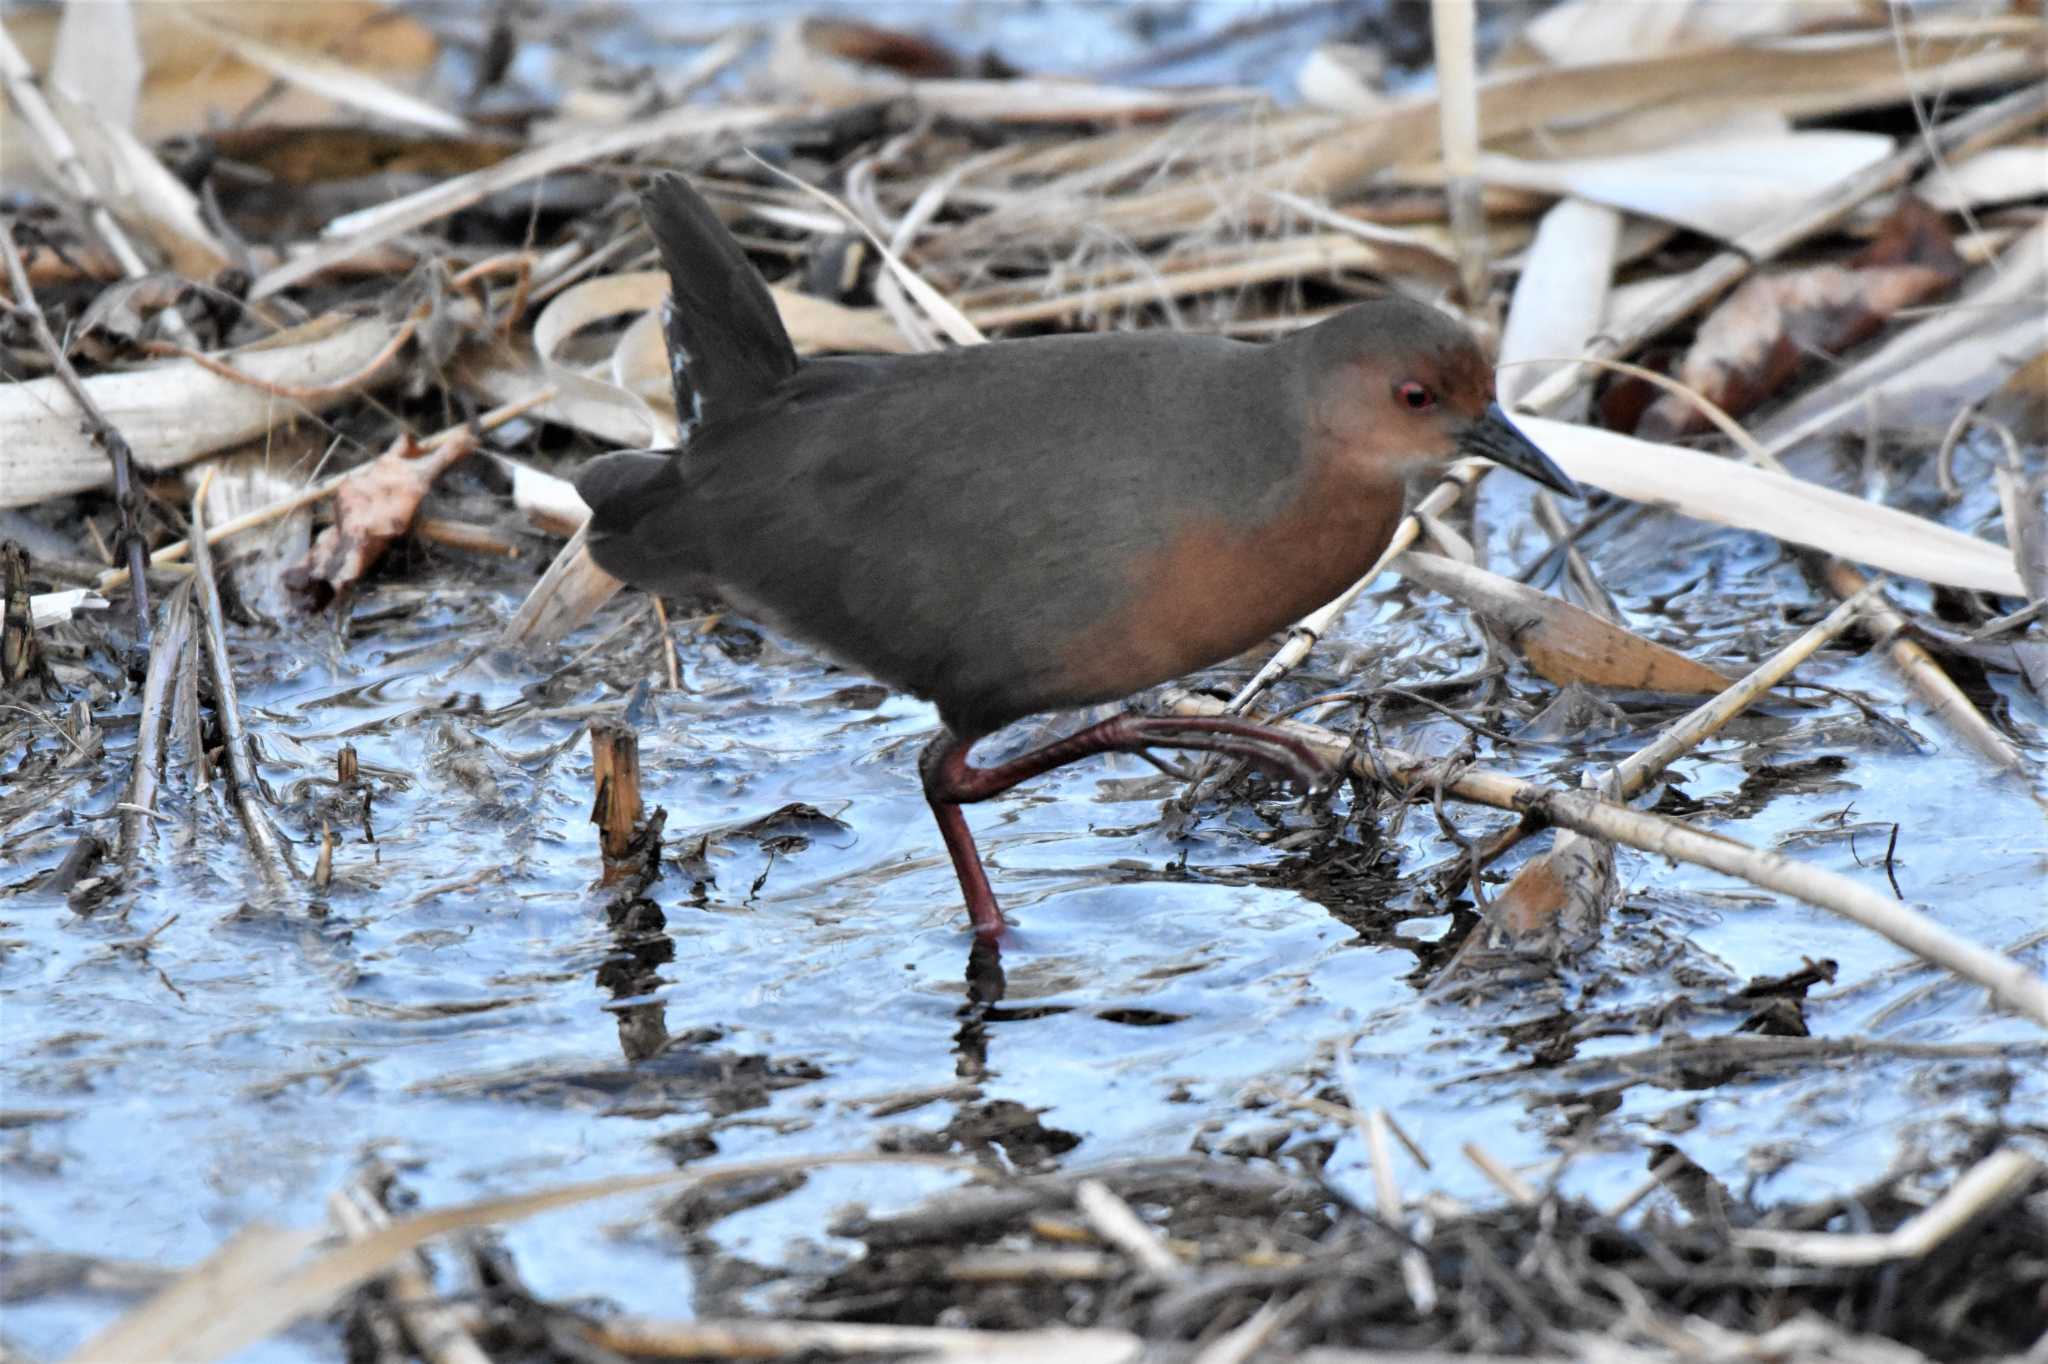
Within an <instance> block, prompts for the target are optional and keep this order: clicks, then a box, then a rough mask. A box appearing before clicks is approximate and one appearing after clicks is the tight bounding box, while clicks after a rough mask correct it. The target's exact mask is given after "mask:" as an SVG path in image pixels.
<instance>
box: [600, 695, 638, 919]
mask: <svg viewBox="0 0 2048 1364" xmlns="http://www.w3.org/2000/svg"><path fill="white" fill-rule="evenodd" d="M590 779H591V783H592V784H593V785H594V786H595V787H596V788H597V795H596V798H595V799H594V800H593V801H592V803H591V807H590V822H591V823H592V824H595V825H596V826H597V838H598V846H599V847H600V848H601V849H603V851H604V861H605V880H606V881H611V880H614V879H616V876H617V875H618V874H619V873H618V869H617V867H615V865H614V864H616V863H620V862H623V861H624V860H625V859H626V857H627V856H628V854H630V853H631V852H632V849H633V838H634V835H635V834H637V833H638V832H639V830H640V816H641V805H640V736H639V735H638V734H635V733H634V732H633V730H632V728H631V727H630V726H629V725H627V724H626V723H625V722H624V721H623V720H616V719H606V720H597V721H594V722H593V723H592V724H591V726H590Z"/></svg>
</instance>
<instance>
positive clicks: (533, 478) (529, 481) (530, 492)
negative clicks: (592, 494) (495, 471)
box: [490, 454, 590, 536]
mask: <svg viewBox="0 0 2048 1364" xmlns="http://www.w3.org/2000/svg"><path fill="white" fill-rule="evenodd" d="M490 460H491V462H492V463H493V464H496V465H497V466H498V468H500V469H501V470H503V471H504V472H505V473H507V474H509V475H510V476H511V479H512V505H513V506H515V507H517V508H519V510H520V512H521V513H522V514H523V515H524V516H525V517H526V520H527V522H528V524H530V525H532V526H533V527H534V528H535V529H537V530H544V531H547V532H548V533H549V534H551V535H564V536H566V535H573V534H575V533H576V531H577V530H578V529H579V528H580V527H581V526H582V525H583V523H584V522H585V521H588V520H589V519H590V508H589V507H588V506H587V505H585V503H584V501H583V499H582V497H580V496H578V494H577V492H576V485H575V484H573V483H571V482H570V481H569V480H568V479H566V478H557V477H555V475H553V474H551V473H547V472H545V471H543V470H540V469H536V468H534V467H533V466H532V465H530V464H524V463H521V462H520V461H519V460H516V459H510V458H508V457H506V456H504V455H499V454H491V455H490Z"/></svg>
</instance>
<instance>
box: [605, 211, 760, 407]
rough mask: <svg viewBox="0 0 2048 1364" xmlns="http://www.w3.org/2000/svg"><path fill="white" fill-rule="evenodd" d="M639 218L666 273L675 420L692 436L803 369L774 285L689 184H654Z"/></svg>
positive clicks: (753, 403)
mask: <svg viewBox="0 0 2048 1364" xmlns="http://www.w3.org/2000/svg"><path fill="white" fill-rule="evenodd" d="M640 214H641V216H642V217H644V218H645V219H646V220H647V226H648V229H649V230H650V231H651V232H653V233H654V241H655V245H656V246H658V247H660V248H661V263H662V265H663V267H665V268H666V269H667V270H668V278H669V289H670V298H669V305H668V311H667V312H666V313H665V314H664V315H663V319H662V321H663V326H664V328H665V329H666V330H667V333H668V363H669V374H670V376H671V378H672V380H673V382H674V384H675V391H676V412H677V414H678V415H679V416H680V417H681V418H682V420H683V423H684V425H685V426H686V427H687V428H695V427H697V426H701V425H703V424H704V423H706V422H714V421H723V420H725V419H727V418H729V417H734V416H737V415H739V414H740V413H742V412H745V411H747V410H748V409H750V408H753V407H757V406H759V405H760V404H761V402H762V401H763V400H764V399H766V398H767V396H768V394H769V392H770V391H771V390H773V389H774V388H775V386H776V385H777V384H779V383H781V382H782V381H783V380H784V379H787V378H788V377H789V376H790V375H792V374H794V373H796V367H797V357H796V349H795V348H794V347H793V346H791V345H790V344H789V333H788V332H786V331H784V330H783V329H782V315H781V314H780V313H778V312H777V311H776V310H775V299H774V298H773V297H772V296H771V295H770V294H769V292H768V286H767V285H766V284H764V283H762V281H761V277H760V275H758V274H756V273H755V272H754V267H753V265H752V264H751V263H749V262H748V260H747V257H746V254H745V253H744V252H742V251H741V250H740V244H739V243H738V242H736V241H734V240H733V239H732V234H731V233H730V232H727V231H726V230H725V224H723V223H721V222H719V221H718V215H717V214H715V213H713V212H712V211H711V205H709V204H707V203H705V202H704V196H703V195H701V194H699V193H697V191H696V190H695V189H692V188H691V187H690V182H689V181H687V180H685V179H683V177H682V176H680V175H658V176H656V177H655V178H654V179H653V181H652V182H651V183H649V185H648V186H647V188H646V190H645V191H644V192H642V194H641V196H640Z"/></svg>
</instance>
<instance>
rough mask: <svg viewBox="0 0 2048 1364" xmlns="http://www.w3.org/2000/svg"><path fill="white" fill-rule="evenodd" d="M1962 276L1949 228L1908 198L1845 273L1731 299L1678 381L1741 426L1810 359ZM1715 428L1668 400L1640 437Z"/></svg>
mask: <svg viewBox="0 0 2048 1364" xmlns="http://www.w3.org/2000/svg"><path fill="white" fill-rule="evenodd" d="M1962 275H1963V262H1962V259H1961V258H1960V257H1959V256H1957V255H1956V250H1955V239H1954V237H1953V236H1952V235H1951V234H1950V232H1949V230H1948V223H1947V222H1946V221H1945V220H1944V219H1943V218H1942V216H1941V215H1940V214H1939V213H1936V212H1935V211H1934V210H1933V209H1931V208H1929V207H1928V206H1927V205H1926V204H1924V203H1922V202H1920V201H1919V200H1918V199H1914V198H1911V197H1908V198H1905V199H1903V200H1901V201H1900V203H1899V207H1898V209H1897V211H1895V212H1894V213H1893V214H1892V216H1891V217H1890V218H1888V219H1886V221H1885V224H1884V227H1883V228H1882V229H1881V230H1880V231H1879V233H1878V236H1877V239H1876V240H1875V241H1873V242H1872V243H1871V244H1870V245H1869V247H1867V248H1866V249H1865V250H1864V251H1863V252H1862V254H1860V255H1859V256H1857V257H1856V259H1854V260H1853V261H1851V262H1849V263H1848V264H1847V265H1817V266H1812V267H1809V268H1807V269H1802V270H1791V271H1787V272H1784V273H1781V274H1775V275H1761V276H1758V277H1757V278H1755V279H1752V280H1750V281H1749V282H1748V283H1747V284H1745V285H1743V286H1742V287H1741V288H1740V289H1737V290H1736V291H1735V292H1734V293H1733V294H1731V295H1729V296H1728V298H1727V300H1726V301H1724V302H1723V303H1722V304H1721V306H1720V307H1718V308H1716V309H1715V310H1714V311H1713V313H1712V314H1710V315H1709V316H1708V318H1707V320H1706V321H1705V322H1703V323H1701V324H1700V329H1699V335H1698V336H1697V337H1695V338H1694V340H1693V344H1692V349H1691V350H1690V351H1688V352H1687V353H1686V357H1685V360H1684V362H1683V363H1682V364H1681V365H1680V366H1679V369H1678V377H1679V380H1680V381H1681V382H1683V383H1684V384H1685V385H1686V386H1687V387H1689V388H1692V389H1694V390H1696V391H1697V392H1699V393H1701V394H1703V395H1705V396H1706V397H1708V398H1710V399H1712V400H1713V401H1714V402H1716V403H1718V404H1719V405H1720V406H1721V407H1722V408H1723V409H1725V410H1726V411H1727V412H1728V413H1729V414H1730V415H1732V416H1738V417H1739V416H1741V415H1742V414H1743V413H1745V412H1748V411H1750V410H1751V409H1752V408H1755V407H1756V406H1758V405H1759V404H1761V403H1763V402H1764V401H1765V400H1766V399H1768V398H1770V397H1771V396H1772V395H1774V394H1775V393H1777V392H1778V391H1779V390H1780V389H1782V388H1783V387H1784V386H1785V385H1786V384H1787V383H1788V382H1790V380H1791V379H1792V377H1793V376H1794V375H1795V374H1797V373H1798V372H1799V370H1800V369H1801V367H1802V366H1804V365H1805V364H1806V362H1807V361H1808V359H1810V358H1811V357H1813V356H1816V355H1837V354H1840V353H1841V352H1843V351H1845V350H1847V349H1849V348H1850V347H1851V346H1854V345H1855V344H1856V343H1857V342H1859V341H1863V340H1865V339H1867V338H1869V337H1870V336H1871V335H1872V334H1874V333H1875V332H1876V331H1877V329H1878V328H1880V327H1882V326H1883V325H1884V324H1885V322H1886V321H1887V320H1889V319H1890V318H1891V316H1892V315H1893V314H1894V313H1896V312H1898V311H1899V310H1900V309H1901V308H1906V307H1911V306H1912V305H1914V304H1916V303H1919V302H1921V301H1922V300H1924V299H1927V298H1931V297H1933V296H1934V295H1936V294H1939V293H1942V292H1944V291H1945V290H1947V289H1949V288H1951V287H1953V286H1954V284H1955V283H1956V281H1957V280H1959V279H1961V278H1962ZM1711 429H1713V428H1712V425H1711V424H1710V423H1709V422H1708V421H1707V419H1706V417H1704V416H1703V415H1701V413H1700V411H1699V409H1698V408H1697V407H1695V406H1694V405H1693V404H1692V403H1690V402H1688V401H1687V400H1686V399H1684V398H1682V397H1679V396H1678V395H1676V394H1665V395H1663V396H1662V397H1659V398H1658V399H1657V400H1656V401H1655V402H1653V403H1651V404H1650V407H1649V410H1648V411H1646V412H1644V414H1643V418H1642V420H1641V421H1640V422H1638V423H1637V425H1636V429H1635V434H1637V435H1638V436H1641V437H1643V438H1644V439H1646V440H1671V439H1673V438H1675V437H1678V436H1686V435H1695V434H1698V433H1700V432H1703V431H1709V430H1711Z"/></svg>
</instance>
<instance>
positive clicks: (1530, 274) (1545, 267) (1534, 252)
mask: <svg viewBox="0 0 2048 1364" xmlns="http://www.w3.org/2000/svg"><path fill="white" fill-rule="evenodd" d="M1620 242H1621V214H1619V213H1617V212H1616V211H1615V210H1614V209H1611V208H1608V207H1607V206H1606V205H1604V204H1593V203H1588V202H1586V201H1585V200H1583V199H1572V198H1567V199H1562V200H1559V201H1558V203H1557V205H1556V206H1555V207H1554V208H1552V209H1551V210H1550V211H1549V212H1548V213H1546V214H1544V215H1543V221H1542V222H1541V223H1540V224H1539V225H1538V226H1537V228H1536V240H1535V241H1534V242H1533V243H1531V244H1530V247H1529V251H1528V255H1527V256H1526V257H1525V258H1524V259H1523V261H1522V273H1521V276H1520V278H1518V279H1517V280H1516V281H1515V292H1514V297H1513V299H1512V300H1511V301H1510V302H1509V304H1508V317H1507V326H1506V328H1505V329H1504V330H1503V331H1502V333H1501V339H1500V364H1499V368H1500V370H1501V374H1500V380H1499V383H1500V401H1501V405H1502V406H1503V407H1513V406H1514V405H1515V404H1516V403H1517V402H1519V401H1520V400H1521V398H1522V396H1523V395H1524V394H1526V393H1528V392H1529V390H1530V389H1532V388H1534V387H1535V386H1536V384H1537V382H1538V380H1540V379H1541V378H1542V376H1543V371H1542V370H1540V369H1538V368H1537V367H1536V364H1535V363H1533V362H1537V361H1540V360H1541V358H1542V357H1543V356H1546V355H1575V354H1577V353H1578V352H1579V351H1581V350H1583V349H1585V348H1586V346H1588V345H1589V344H1591V342H1592V340H1593V338H1594V337H1595V336H1596V335H1598V334H1599V331H1600V326H1601V323H1602V321H1603V320H1604V319H1605V317H1606V315H1607V291H1608V288H1609V286H1610V285H1611V284H1612V283H1613V280H1614V256H1615V249H1616V247H1617V246H1619V245H1620ZM1583 399H1584V394H1583V393H1582V394H1581V402H1582V403H1583Z"/></svg>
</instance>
